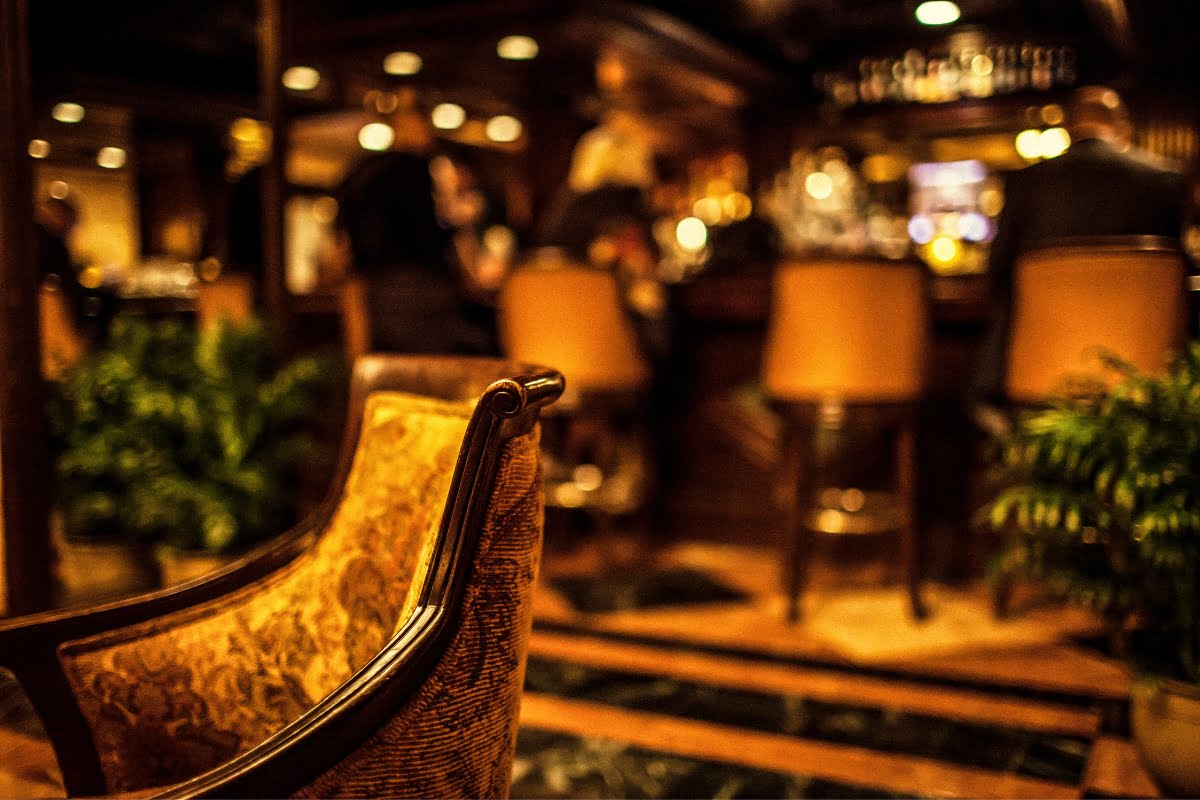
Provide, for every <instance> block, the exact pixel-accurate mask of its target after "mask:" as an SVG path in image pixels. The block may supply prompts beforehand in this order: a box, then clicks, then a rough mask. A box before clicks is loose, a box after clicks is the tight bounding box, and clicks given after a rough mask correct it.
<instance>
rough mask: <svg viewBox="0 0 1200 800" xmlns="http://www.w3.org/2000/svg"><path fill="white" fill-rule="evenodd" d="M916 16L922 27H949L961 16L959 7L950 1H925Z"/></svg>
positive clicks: (918, 8)
mask: <svg viewBox="0 0 1200 800" xmlns="http://www.w3.org/2000/svg"><path fill="white" fill-rule="evenodd" d="M914 14H915V15H916V18H917V22H919V23H921V24H922V25H949V24H950V23H951V22H955V21H957V20H958V18H959V17H960V16H961V12H960V11H959V10H958V6H957V5H956V4H954V3H951V2H950V0H925V2H924V3H921V5H919V6H917V10H916V11H915V12H914Z"/></svg>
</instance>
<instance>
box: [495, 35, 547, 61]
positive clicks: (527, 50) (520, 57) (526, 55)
mask: <svg viewBox="0 0 1200 800" xmlns="http://www.w3.org/2000/svg"><path fill="white" fill-rule="evenodd" d="M537 54H538V43H537V40H535V39H534V38H533V37H531V36H505V37H504V38H503V39H501V40H500V41H499V42H497V43H496V55H498V56H500V57H501V58H506V59H508V60H509V61H528V60H529V59H531V58H537Z"/></svg>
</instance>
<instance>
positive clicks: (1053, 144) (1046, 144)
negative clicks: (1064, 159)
mask: <svg viewBox="0 0 1200 800" xmlns="http://www.w3.org/2000/svg"><path fill="white" fill-rule="evenodd" d="M1038 146H1039V147H1040V149H1041V151H1042V158H1054V157H1055V156H1061V155H1062V154H1063V153H1065V152H1067V148H1068V147H1070V146H1071V134H1069V133H1067V129H1066V128H1046V130H1044V131H1042V133H1041V135H1040V136H1038Z"/></svg>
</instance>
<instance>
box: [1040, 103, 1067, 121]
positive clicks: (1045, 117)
mask: <svg viewBox="0 0 1200 800" xmlns="http://www.w3.org/2000/svg"><path fill="white" fill-rule="evenodd" d="M1062 121H1063V107H1062V106H1060V105H1059V104H1058V103H1050V104H1049V105H1044V106H1042V122H1044V123H1046V124H1047V125H1062Z"/></svg>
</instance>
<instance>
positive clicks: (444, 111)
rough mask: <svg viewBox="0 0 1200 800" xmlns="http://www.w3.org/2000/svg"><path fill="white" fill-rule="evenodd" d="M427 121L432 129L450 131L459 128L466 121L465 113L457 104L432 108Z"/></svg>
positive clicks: (443, 104)
mask: <svg viewBox="0 0 1200 800" xmlns="http://www.w3.org/2000/svg"><path fill="white" fill-rule="evenodd" d="M429 119H430V121H431V122H433V127H435V128H440V129H441V130H444V131H452V130H456V129H458V128H461V127H462V124H463V123H464V122H466V121H467V112H466V111H464V110H463V107H462V106H460V105H459V104H458V103H439V104H438V105H437V106H434V109H433V112H432V113H431V114H430V115H429Z"/></svg>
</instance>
